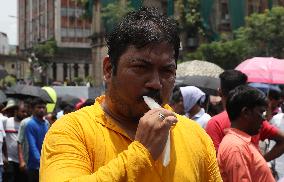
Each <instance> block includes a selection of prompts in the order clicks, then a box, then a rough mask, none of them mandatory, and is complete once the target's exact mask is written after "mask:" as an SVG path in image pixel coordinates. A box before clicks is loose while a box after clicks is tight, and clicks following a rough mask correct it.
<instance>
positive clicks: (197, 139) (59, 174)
mask: <svg viewBox="0 0 284 182" xmlns="http://www.w3.org/2000/svg"><path fill="white" fill-rule="evenodd" d="M179 43H180V40H179V37H178V31H177V24H176V22H175V21H174V20H172V19H169V18H167V17H166V16H162V15H160V14H159V12H158V10H157V9H153V8H142V9H140V10H139V11H137V12H131V13H129V14H128V15H127V16H126V17H125V18H124V19H123V20H122V22H121V23H120V24H118V26H117V27H115V28H114V30H113V32H112V33H111V34H110V35H109V36H108V37H107V45H108V54H109V57H106V58H105V59H104V62H103V73H104V79H105V83H106V85H107V89H106V94H105V95H103V96H100V97H98V98H97V99H96V102H95V104H94V105H92V106H88V107H85V108H82V109H81V110H79V111H76V112H73V113H70V114H68V115H65V116H63V117H61V118H60V119H59V120H58V121H56V122H55V123H54V124H53V126H52V127H51V129H50V130H49V132H48V134H47V136H46V138H45V141H44V144H43V147H42V154H41V166H40V181H56V182H60V181H82V182H83V181H84V182H86V181H154V182H156V181H178V182H181V181H198V182H199V181H201V182H203V181H214V182H215V181H221V176H220V173H219V169H218V165H217V161H216V154H215V150H214V146H213V143H212V141H211V139H210V138H209V136H208V135H207V134H206V133H205V131H204V130H203V129H202V128H201V127H199V126H198V124H197V123H195V122H194V121H191V120H189V119H187V118H185V117H183V116H179V115H177V114H175V113H173V112H172V110H171V108H170V107H169V106H168V105H167V104H166V103H168V101H169V98H170V95H171V92H172V89H173V87H174V82H175V74H176V66H177V65H176V64H177V63H176V61H177V58H178V54H179ZM143 96H149V97H152V98H153V99H154V100H156V101H157V102H158V103H159V104H160V105H162V106H163V107H164V108H160V109H151V110H149V108H148V106H147V105H146V104H145V102H144V100H143ZM169 132H170V134H171V135H170V136H171V137H170V140H171V144H170V149H171V150H170V162H169V164H168V165H167V166H164V165H163V164H162V162H161V156H162V153H163V150H164V147H165V145H166V142H167V138H168V134H169Z"/></svg>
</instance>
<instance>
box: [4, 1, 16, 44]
mask: <svg viewBox="0 0 284 182" xmlns="http://www.w3.org/2000/svg"><path fill="white" fill-rule="evenodd" d="M0 4H1V5H0V32H4V33H6V34H7V35H8V39H9V44H11V45H18V34H17V32H18V30H17V27H18V24H17V21H18V20H17V0H0ZM10 16H13V17H10Z"/></svg>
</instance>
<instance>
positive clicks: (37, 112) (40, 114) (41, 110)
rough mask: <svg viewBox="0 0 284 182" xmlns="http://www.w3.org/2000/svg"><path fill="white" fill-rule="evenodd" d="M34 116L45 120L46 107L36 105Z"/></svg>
mask: <svg viewBox="0 0 284 182" xmlns="http://www.w3.org/2000/svg"><path fill="white" fill-rule="evenodd" d="M33 115H34V116H36V117H38V118H43V117H44V116H45V115H46V105H45V104H36V105H35V106H34V110H33Z"/></svg>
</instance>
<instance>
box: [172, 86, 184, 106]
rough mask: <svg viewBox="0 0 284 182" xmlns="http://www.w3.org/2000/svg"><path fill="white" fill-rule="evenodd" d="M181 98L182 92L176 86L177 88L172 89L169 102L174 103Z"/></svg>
mask: <svg viewBox="0 0 284 182" xmlns="http://www.w3.org/2000/svg"><path fill="white" fill-rule="evenodd" d="M181 100H182V94H181V91H180V88H179V87H178V88H177V89H174V90H173V94H172V96H171V99H170V104H176V103H178V102H180V101H181Z"/></svg>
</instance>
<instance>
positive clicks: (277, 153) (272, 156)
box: [264, 141, 284, 162]
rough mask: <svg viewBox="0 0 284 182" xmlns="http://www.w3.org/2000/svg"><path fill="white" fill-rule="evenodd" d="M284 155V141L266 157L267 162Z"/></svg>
mask: <svg viewBox="0 0 284 182" xmlns="http://www.w3.org/2000/svg"><path fill="white" fill-rule="evenodd" d="M283 153H284V141H281V142H280V141H278V142H277V143H276V144H275V145H274V146H273V148H272V149H271V150H270V151H269V152H267V153H266V154H265V155H264V158H265V160H266V161H267V162H269V161H271V160H273V159H276V158H277V157H280V156H281V155H282V154H283Z"/></svg>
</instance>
